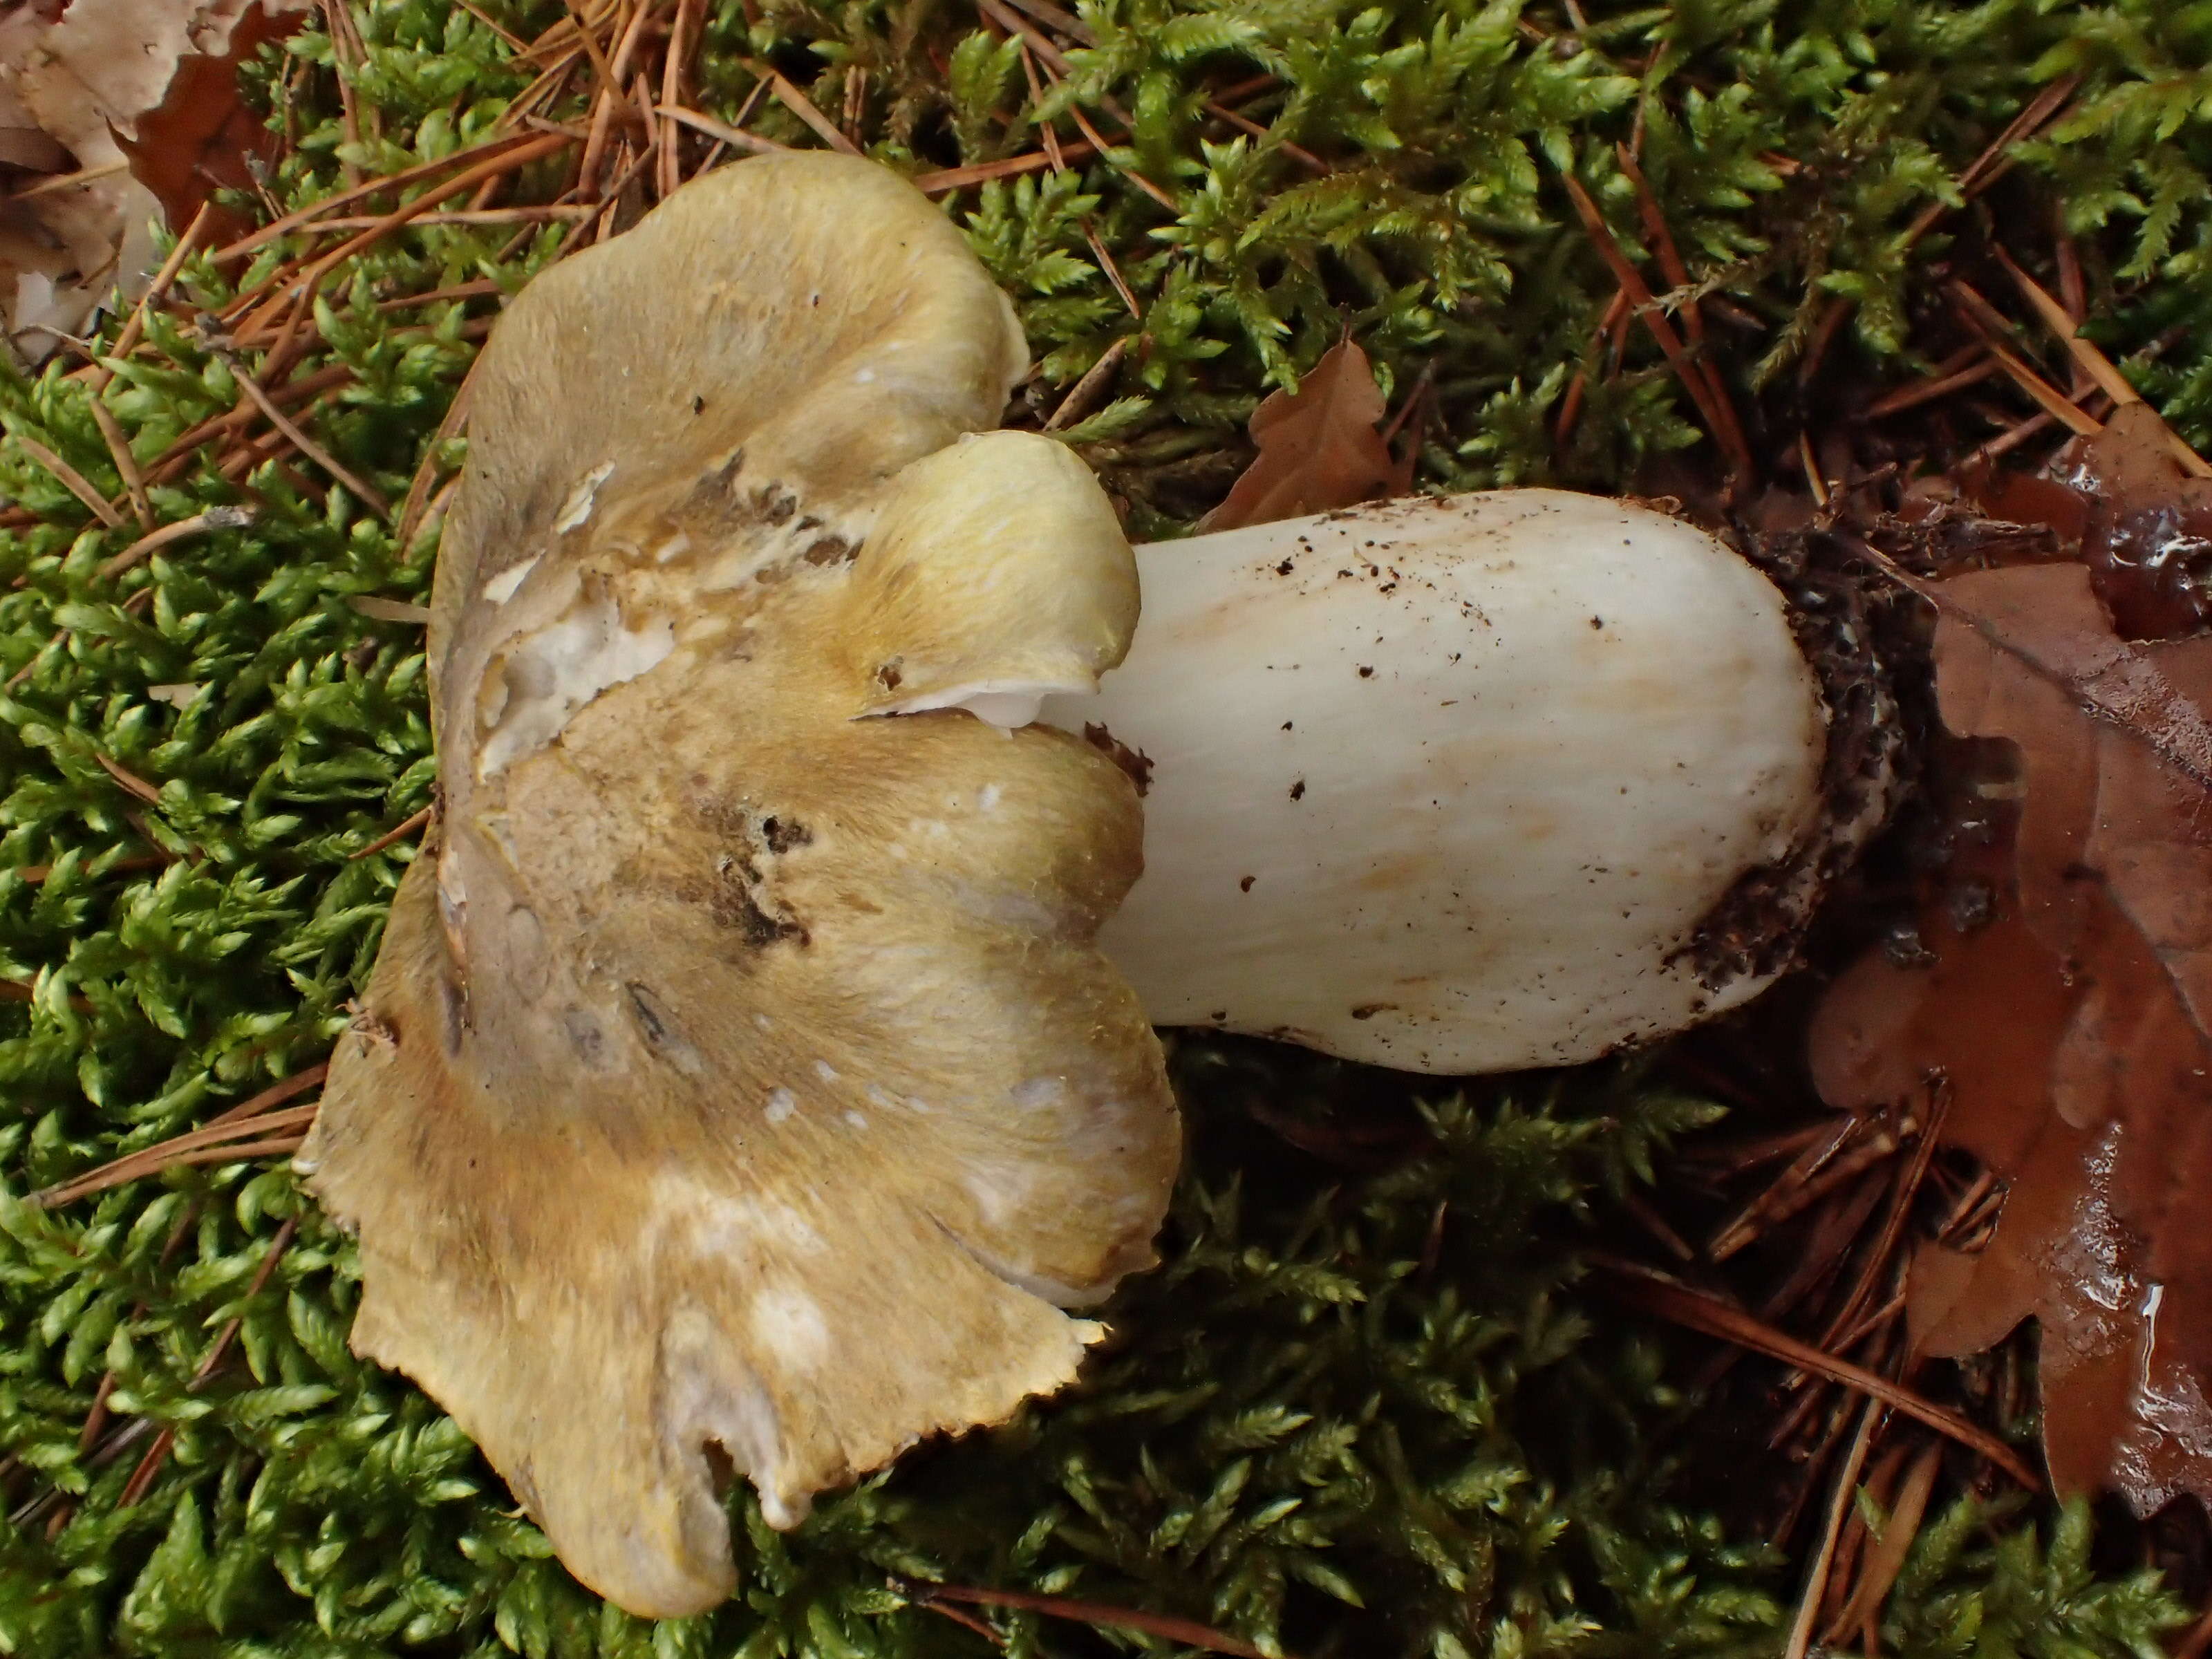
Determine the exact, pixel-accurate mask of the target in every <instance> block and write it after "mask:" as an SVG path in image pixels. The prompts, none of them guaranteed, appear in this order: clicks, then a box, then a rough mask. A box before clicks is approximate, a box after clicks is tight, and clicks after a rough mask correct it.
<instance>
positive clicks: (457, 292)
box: [376, 276, 507, 313]
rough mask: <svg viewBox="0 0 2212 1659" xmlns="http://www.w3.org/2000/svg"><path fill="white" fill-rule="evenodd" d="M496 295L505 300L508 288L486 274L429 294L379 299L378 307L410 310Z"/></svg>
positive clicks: (380, 309) (380, 311)
mask: <svg viewBox="0 0 2212 1659" xmlns="http://www.w3.org/2000/svg"><path fill="white" fill-rule="evenodd" d="M495 296H496V297H498V298H500V299H502V300H503V299H505V298H506V297H507V290H506V289H504V288H502V287H501V286H500V284H499V283H496V282H495V281H494V280H493V279H492V278H490V277H489V276H486V277H483V278H480V279H479V280H477V281H476V282H473V283H455V284H454V285H453V287H451V288H434V289H431V290H430V291H429V292H428V294H402V295H398V296H397V297H396V298H393V299H390V300H379V301H377V302H376V309H377V310H378V312H379V313H384V312H390V311H408V310H411V309H412V308H413V307H416V306H434V305H442V304H443V303H444V302H445V301H448V300H488V299H491V298H493V297H495Z"/></svg>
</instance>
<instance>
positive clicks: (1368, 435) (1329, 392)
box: [1200, 340, 1401, 530]
mask: <svg viewBox="0 0 2212 1659" xmlns="http://www.w3.org/2000/svg"><path fill="white" fill-rule="evenodd" d="M1384 407H1385V405H1384V404H1383V393H1382V392H1381V390H1380V389H1379V388H1378V387H1377V386H1376V384H1375V371H1374V369H1373V368H1371V367H1370V365H1369V363H1368V362H1367V354H1366V353H1365V352H1364V351H1362V350H1361V349H1359V348H1358V346H1356V345H1354V344H1353V343H1352V342H1351V341H1349V340H1344V341H1340V342H1339V343H1337V344H1335V345H1333V346H1331V347H1330V348H1329V349H1328V350H1327V351H1325V352H1323V353H1322V357H1321V361H1320V362H1317V363H1316V364H1315V365H1314V366H1313V368H1310V370H1308V371H1307V373H1306V375H1305V378H1304V380H1301V381H1299V383H1298V389H1297V391H1296V392H1270V393H1269V394H1268V396H1267V400H1266V401H1265V402H1263V403H1262V404H1261V405H1260V407H1259V408H1258V409H1256V410H1254V411H1253V413H1252V422H1251V428H1250V429H1251V433H1252V441H1253V442H1255V443H1256V444H1258V445H1259V446H1260V453H1259V454H1258V455H1257V456H1256V457H1255V459H1254V460H1253V462H1252V465H1249V466H1248V467H1246V468H1245V469H1244V471H1243V475H1242V476H1241V477H1238V479H1237V482H1236V483H1235V484H1233V485H1232V486H1231V488H1230V491H1229V495H1228V498H1227V499H1226V500H1225V501H1223V502H1222V503H1221V505H1220V506H1218V507H1215V508H1214V509H1213V511H1212V512H1211V513H1207V514H1206V518H1205V520H1204V521H1203V522H1202V523H1201V525H1200V528H1201V529H1204V530H1235V529H1237V528H1239V527H1240V526H1244V525H1248V524H1267V523H1269V522H1271V521H1272V520H1276V519H1295V518H1298V517H1301V516H1303V515H1304V514H1306V513H1327V512H1328V511H1330V510H1331V509H1333V508H1335V507H1352V506H1356V505H1358V503H1359V502H1361V501H1373V500H1375V499H1376V498H1377V497H1379V496H1384V495H1390V494H1392V493H1394V491H1395V490H1397V489H1400V488H1401V483H1400V480H1401V471H1400V467H1399V464H1398V462H1397V460H1396V459H1395V458H1394V457H1393V456H1392V455H1391V453H1390V446H1389V444H1388V443H1386V442H1384V441H1383V435H1382V433H1381V432H1380V431H1378V430H1377V429H1376V423H1377V422H1380V421H1381V420H1382V418H1383V410H1384Z"/></svg>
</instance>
